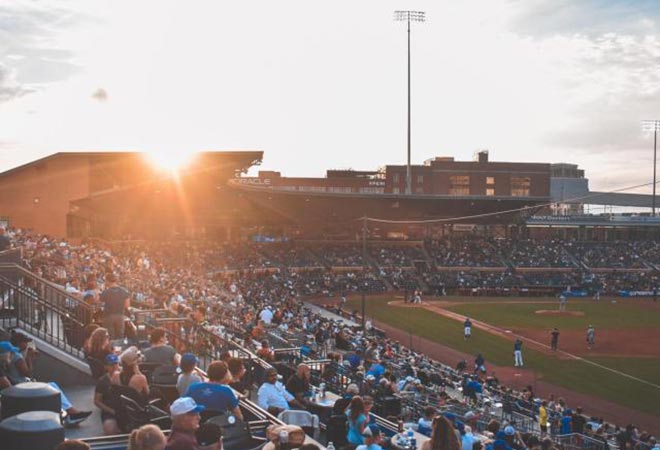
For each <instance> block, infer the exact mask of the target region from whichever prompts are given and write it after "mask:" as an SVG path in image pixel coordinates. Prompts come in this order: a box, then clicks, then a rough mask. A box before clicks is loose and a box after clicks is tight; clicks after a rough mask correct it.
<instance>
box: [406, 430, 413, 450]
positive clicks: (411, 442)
mask: <svg viewBox="0 0 660 450" xmlns="http://www.w3.org/2000/svg"><path fill="white" fill-rule="evenodd" d="M406 435H407V437H408V446H409V447H410V448H413V449H414V448H415V445H414V444H413V443H414V442H415V432H414V431H413V430H412V428H410V427H408V432H407V433H406Z"/></svg>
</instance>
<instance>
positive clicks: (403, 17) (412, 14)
mask: <svg viewBox="0 0 660 450" xmlns="http://www.w3.org/2000/svg"><path fill="white" fill-rule="evenodd" d="M425 19H426V13H424V12H423V11H394V20H396V21H399V22H403V21H405V22H407V32H408V139H407V143H408V158H407V165H406V194H407V195H410V194H412V168H411V166H410V147H411V145H410V142H411V139H410V136H411V132H410V21H411V20H412V21H415V22H424V20H425Z"/></svg>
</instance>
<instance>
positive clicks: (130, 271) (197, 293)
mask: <svg viewBox="0 0 660 450" xmlns="http://www.w3.org/2000/svg"><path fill="white" fill-rule="evenodd" d="M10 237H11V240H12V244H13V245H14V246H20V247H22V248H23V250H24V255H23V256H24V258H25V261H26V263H27V264H28V265H29V266H30V268H31V269H32V270H33V271H35V272H37V273H38V274H40V275H41V276H43V277H45V278H47V279H49V280H51V281H53V282H55V283H58V284H60V285H61V286H62V287H64V288H65V289H66V290H67V292H68V293H69V294H70V295H71V296H72V297H77V298H78V299H79V300H83V301H85V302H88V303H89V304H90V305H94V306H102V305H103V304H105V306H106V307H107V304H108V302H109V301H108V296H107V292H108V290H109V289H111V288H112V287H113V284H114V283H117V284H119V285H121V286H124V287H125V288H126V289H127V291H128V292H129V293H130V299H129V302H128V303H130V305H131V306H132V307H148V308H153V307H156V308H164V309H167V310H169V311H170V312H171V314H172V315H173V316H174V317H180V318H182V319H185V320H186V321H187V322H186V325H185V327H184V326H182V327H181V330H175V331H176V333H174V336H178V338H176V341H175V342H172V344H173V347H169V344H168V343H167V338H166V334H167V333H166V332H165V331H159V330H154V331H153V332H152V333H151V339H150V348H149V349H147V350H145V351H144V354H145V355H146V357H147V361H149V360H151V362H160V363H162V364H163V365H167V366H171V367H175V366H176V365H177V364H179V365H180V366H181V369H182V372H183V373H182V374H181V377H184V378H183V379H181V378H180V377H178V378H179V379H178V381H179V382H180V383H179V385H177V389H178V394H179V395H182V398H183V399H188V398H190V399H191V401H193V402H196V403H194V404H195V405H196V404H200V405H205V406H207V407H208V405H209V404H215V407H214V408H212V409H220V410H222V409H227V410H230V411H232V412H233V413H234V414H236V415H239V414H240V410H236V408H237V405H238V403H237V402H238V397H236V395H235V394H234V393H231V395H230V392H231V390H229V389H228V388H226V386H229V385H232V386H234V385H236V386H237V387H239V386H240V381H241V375H240V374H241V372H242V371H241V367H240V364H239V363H238V362H236V360H235V358H232V356H231V354H228V355H217V356H218V358H217V361H214V362H213V363H211V364H210V365H209V366H208V367H207V370H208V372H207V374H206V376H207V377H208V378H203V375H201V374H198V373H197V372H196V371H195V370H196V369H195V367H196V365H197V363H198V359H197V356H195V354H193V353H197V354H198V355H199V354H202V353H203V354H207V353H209V352H210V353H213V352H214V348H216V347H217V346H215V345H214V343H215V342H213V341H209V340H208V339H209V337H208V336H213V335H218V336H223V337H224V338H227V337H228V336H230V337H231V338H232V339H233V340H234V341H235V342H237V343H240V344H241V345H243V346H245V347H246V348H248V349H250V350H252V351H255V352H257V353H259V354H262V355H263V356H266V354H267V353H269V350H268V347H269V344H268V342H265V343H264V341H265V340H266V338H267V336H268V334H269V333H268V331H272V330H277V331H278V333H279V335H281V336H288V337H299V338H300V344H301V345H302V346H303V347H305V348H307V351H308V352H309V354H310V355H312V356H327V357H329V358H331V359H332V360H333V361H335V362H336V364H334V365H330V366H329V367H332V370H331V371H329V370H328V371H325V372H324V373H323V374H321V376H323V377H324V378H323V379H324V380H326V381H327V382H328V383H333V380H334V383H335V384H336V385H339V384H340V383H337V378H338V377H339V378H341V377H345V376H351V377H353V378H354V379H355V380H356V381H358V382H359V383H358V393H359V394H360V395H359V396H357V397H352V398H351V400H350V403H349V405H348V409H347V411H348V415H349V419H351V418H352V420H354V421H356V427H357V428H358V429H359V431H360V432H359V433H353V434H354V436H353V437H354V438H355V440H356V441H359V440H360V437H359V436H362V433H363V432H364V430H365V429H366V428H364V427H361V424H360V420H359V417H360V414H363V415H364V416H365V418H366V417H367V416H368V410H366V409H365V405H367V404H368V403H369V402H368V401H364V400H365V399H367V400H368V399H369V398H373V399H376V400H382V399H384V398H385V397H388V396H391V395H393V394H402V395H403V396H404V397H405V396H411V397H412V398H413V399H415V401H421V400H428V399H429V398H431V396H433V397H432V398H433V399H434V401H435V400H437V403H435V406H438V407H439V406H443V405H449V404H453V403H455V402H457V401H458V400H457V399H456V398H452V397H451V396H450V395H449V394H447V391H446V389H445V388H447V387H451V386H456V385H457V384H458V385H460V386H461V387H462V390H463V394H462V395H463V396H464V397H465V398H464V399H462V401H465V400H468V401H472V402H477V401H480V400H481V399H483V397H484V396H486V395H488V396H491V397H493V398H497V399H500V400H502V401H503V402H504V403H505V404H507V405H516V406H515V408H519V409H520V410H531V411H534V412H535V413H536V412H537V411H538V410H539V409H540V400H538V399H536V397H535V396H534V395H533V393H530V392H520V393H517V392H512V391H510V390H507V389H506V388H505V387H503V386H500V385H499V383H498V382H497V380H496V377H494V375H493V374H482V373H479V372H476V373H469V372H471V370H470V369H469V368H468V367H463V370H453V369H449V368H447V367H446V366H443V365H442V364H440V363H438V362H436V361H432V360H430V359H429V358H428V357H426V356H425V355H422V354H418V353H415V352H413V351H412V350H410V349H407V348H405V347H404V346H402V345H400V344H399V343H397V342H395V341H392V340H390V339H388V338H387V337H386V336H384V335H379V334H372V335H370V336H365V335H364V334H363V333H362V331H361V330H358V329H351V328H350V327H346V326H342V325H341V324H340V323H338V322H336V321H332V320H329V319H325V318H324V317H322V316H320V315H316V314H313V313H312V312H311V311H309V310H307V309H305V308H304V307H303V305H302V303H301V302H300V298H301V297H302V296H306V295H319V294H322V295H330V296H337V295H341V296H345V295H346V292H347V291H348V292H356V291H360V290H361V289H367V290H369V291H371V292H378V291H383V290H385V284H384V283H383V281H382V279H383V278H384V279H387V280H390V282H392V281H393V282H392V285H393V286H395V287H396V288H399V289H406V290H407V289H411V288H412V287H413V286H416V284H415V283H416V281H417V280H416V278H417V277H416V272H414V271H409V270H406V271H404V270H400V269H394V270H387V269H380V270H376V269H365V270H355V271H348V272H341V271H340V272H334V271H331V270H329V269H327V268H326V269H316V270H309V271H290V270H286V269H274V270H272V271H270V270H267V271H257V270H249V269H265V268H270V267H265V266H261V267H253V266H252V265H253V263H255V262H259V264H263V261H264V259H263V254H264V253H267V252H263V251H257V252H258V253H259V254H260V255H262V256H261V257H256V256H251V255H250V252H254V251H255V249H254V248H253V247H252V246H251V245H245V246H244V248H242V249H241V250H239V251H238V253H237V254H239V255H240V256H238V257H235V256H231V257H228V256H225V257H224V258H225V259H224V260H226V261H229V260H232V261H242V262H244V263H246V264H248V267H240V269H241V270H239V271H232V272H231V273H222V270H215V269H216V268H215V267H209V264H211V263H210V261H214V258H219V257H216V256H214V255H213V251H212V250H210V249H215V247H213V245H212V244H204V245H201V244H189V243H181V244H179V243H175V244H172V243H160V244H146V243H141V244H138V245H129V244H125V245H116V246H113V247H109V246H108V245H105V244H103V243H98V242H86V243H83V244H80V245H71V244H69V243H67V242H66V241H61V240H54V239H49V238H47V237H45V236H39V235H35V234H30V233H28V232H24V231H18V230H16V231H14V232H12V233H11V235H10ZM526 245H527V244H526ZM233 247H240V246H238V245H233ZM224 248H225V249H227V248H229V247H224ZM341 248H342V249H346V248H350V247H343V246H342V247H341ZM461 248H463V249H464V248H467V247H466V246H465V245H463V246H461ZM616 248H618V247H616ZM216 250H217V249H216ZM617 251H618V250H617ZM621 251H622V250H621ZM277 254H278V253H277V252H274V253H273V255H277ZM405 254H408V253H405ZM405 254H404V256H403V258H405ZM324 255H325V253H324ZM345 255H348V256H346V258H347V259H349V260H352V256H350V254H349V253H345ZM326 257H327V256H326ZM260 258H261V259H260ZM339 258H340V259H341V261H338V262H339V263H340V264H339V265H342V266H346V265H347V264H344V256H341V257H339ZM615 258H616V257H615ZM273 259H275V256H273ZM476 259H478V260H480V261H485V259H484V258H483V257H482V256H477V258H476ZM215 260H217V261H219V260H222V259H215ZM550 260H553V261H554V259H552V258H550ZM348 266H349V267H350V264H348ZM225 267H227V266H225ZM475 267H478V266H475ZM560 273H561V274H562V276H564V274H565V272H560ZM534 274H535V276H537V275H538V273H537V272H534ZM622 275H623V276H622ZM552 276H556V274H553V275H552ZM614 276H617V277H618V278H613V277H614ZM643 277H646V275H645V274H644V273H640V272H630V273H628V272H607V273H602V274H601V273H598V274H582V275H581V280H579V283H591V284H594V285H597V286H602V287H606V286H608V283H610V282H612V280H613V279H615V280H616V281H614V284H616V283H625V285H626V286H628V285H630V286H632V285H635V284H637V283H641V282H645V284H644V286H650V285H652V284H653V281H654V280H655V278H654V277H650V278H648V279H646V278H643ZM533 279H535V278H533V277H530V275H524V274H521V273H518V272H516V271H513V270H511V269H506V270H503V271H479V270H473V271H462V270H461V271H452V272H429V273H428V274H425V277H424V280H425V282H426V283H427V284H429V285H430V286H432V287H433V288H434V289H436V291H437V292H438V293H440V292H443V291H444V290H445V289H446V288H451V287H461V288H473V289H484V288H487V287H492V286H520V285H521V284H522V283H529V282H530V280H533ZM572 280H575V281H578V280H576V279H572ZM572 280H571V279H567V278H560V279H557V280H556V281H552V282H553V283H554V282H556V283H562V282H564V281H572ZM108 318H109V316H108V314H107V311H106V313H104V316H103V317H102V323H101V324H102V325H109V324H111V323H112V321H107V320H106V319H108ZM117 333H126V331H125V330H117V329H114V330H110V329H107V328H105V327H102V328H96V329H94V330H92V331H90V333H89V338H88V340H87V345H86V347H85V349H86V352H87V354H88V355H89V356H90V357H93V358H95V359H97V360H99V361H101V362H102V364H103V366H104V368H105V370H104V373H103V374H100V375H101V376H100V379H99V386H98V387H97V391H96V395H95V404H96V405H97V406H98V407H99V409H101V410H102V411H103V412H104V413H105V414H104V415H103V421H104V429H106V431H107V432H108V433H111V432H116V431H117V428H121V426H122V424H121V423H119V421H118V420H117V419H118V416H117V414H116V409H115V408H116V406H117V405H116V404H115V403H113V400H112V394H111V393H109V391H111V390H112V389H111V388H112V387H113V386H122V387H127V388H130V389H132V390H133V391H135V392H136V394H137V396H139V397H148V396H149V395H150V394H151V392H152V390H151V389H150V386H149V381H148V380H149V379H148V377H147V376H146V375H145V374H143V373H142V372H141V370H140V367H139V364H138V362H139V361H140V359H141V357H142V356H141V353H140V351H139V350H138V349H137V348H136V347H128V348H125V349H123V352H122V353H121V354H119V355H116V354H115V353H116V352H114V350H113V348H112V346H111V345H110V339H111V338H112V337H117V336H116V335H115V336H113V334H117ZM205 336H206V337H205ZM211 339H212V337H211ZM363 349H364V350H363ZM269 354H270V353H269ZM179 355H182V356H179ZM214 356H215V354H214ZM273 359H275V356H274V355H273ZM232 368H233V370H232ZM299 369H300V370H298V371H297V372H296V376H297V377H298V378H299V380H296V379H289V380H288V381H292V380H293V382H292V383H286V384H284V383H279V380H278V379H277V372H275V373H274V374H273V373H269V372H267V373H266V375H267V378H266V381H265V382H264V384H263V385H262V386H261V387H260V389H259V391H260V392H261V394H258V398H259V400H258V401H259V403H260V404H263V405H262V406H264V407H265V408H266V409H272V410H273V411H274V412H277V411H278V410H285V409H287V408H291V407H300V406H305V405H304V403H305V399H304V398H300V397H299V396H297V395H296V394H299V393H301V392H302V391H297V392H289V391H288V390H287V389H286V388H288V389H290V390H294V391H296V390H297V389H298V388H299V387H300V386H301V385H302V386H303V391H304V392H307V390H308V388H309V385H308V383H309V379H308V373H307V371H306V369H305V368H304V367H299ZM466 371H467V372H468V373H464V372H466ZM466 375H467V376H466ZM273 376H274V378H273ZM278 383H279V384H281V385H284V388H283V387H281V386H280V385H278ZM306 383H307V384H306ZM266 384H270V385H272V386H266ZM264 386H265V387H264ZM477 386H478V387H477ZM237 390H238V392H242V391H243V389H241V388H239V389H237ZM209 393H210V394H209ZM287 393H288V395H287ZM207 394H208V395H207ZM209 396H216V397H217V398H216V397H213V399H210V398H207V397H209ZM355 398H359V399H360V401H357V400H355ZM185 401H186V402H188V403H186V405H187V406H186V408H187V407H192V405H193V403H190V402H189V401H188V400H185ZM360 402H361V403H362V405H360ZM175 403H176V402H175ZM376 403H378V402H376ZM475 404H476V403H475ZM173 405H174V403H173ZM482 406H483V405H482ZM511 407H512V408H513V407H514V406H511ZM547 407H548V408H549V409H550V410H551V412H552V414H549V415H550V416H551V417H552V420H555V422H553V425H552V427H555V428H561V426H562V423H563V422H567V421H564V420H563V419H562V418H563V417H566V416H567V414H568V413H567V412H566V411H568V410H569V408H568V407H567V406H566V405H565V404H562V402H559V401H557V402H554V400H552V399H548V400H547ZM273 408H275V409H273ZM353 408H355V410H353ZM544 408H545V406H544ZM193 409H194V408H193ZM358 410H360V411H358ZM356 411H358V412H359V413H358V412H356ZM364 411H367V413H366V414H365V413H364ZM381 412H382V411H381ZM569 415H570V416H571V418H573V417H574V415H573V413H572V412H571V413H570V414H569ZM466 416H467V415H466ZM416 418H417V417H416ZM454 419H456V418H454ZM464 419H465V417H464ZM571 420H573V419H571ZM577 421H578V422H579V419H578V420H577ZM449 422H450V424H451V426H452V427H456V429H457V430H459V432H460V433H461V435H464V434H465V428H464V429H463V431H461V430H460V427H459V426H458V423H457V421H456V420H452V419H451V418H449ZM591 422H593V424H592V425H591V431H593V433H594V435H597V434H598V433H601V434H603V433H610V434H612V435H613V436H614V435H616V436H617V437H618V436H619V435H622V436H624V435H625V433H626V432H627V433H628V434H629V435H630V439H636V440H638V441H639V440H641V439H642V433H637V432H636V431H635V430H634V429H633V428H631V429H630V430H627V431H626V432H623V431H621V432H620V433H617V432H616V430H615V429H614V428H613V427H610V426H607V425H605V424H603V423H602V420H600V421H599V420H597V419H594V420H592V421H591ZM445 425H446V424H445ZM581 429H582V431H584V432H586V431H588V428H586V427H583V428H581ZM498 431H500V430H499V429H498V430H495V431H493V432H492V436H491V438H492V439H493V440H494V442H496V441H497V439H499V438H498V434H497V432H498ZM503 431H504V432H505V434H507V433H506V430H503ZM433 432H434V426H433V425H432V426H431V434H433ZM358 435H359V436H358ZM624 438H625V436H624V437H622V438H621V439H624ZM360 443H361V442H360Z"/></svg>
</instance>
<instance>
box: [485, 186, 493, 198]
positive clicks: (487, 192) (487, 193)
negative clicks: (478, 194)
mask: <svg viewBox="0 0 660 450" xmlns="http://www.w3.org/2000/svg"><path fill="white" fill-rule="evenodd" d="M486 195H488V196H491V195H495V189H494V188H491V187H489V188H486Z"/></svg>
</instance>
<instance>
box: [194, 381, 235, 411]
mask: <svg viewBox="0 0 660 450" xmlns="http://www.w3.org/2000/svg"><path fill="white" fill-rule="evenodd" d="M186 397H192V399H193V400H195V402H197V404H199V405H204V406H206V409H209V410H211V411H218V412H225V411H227V410H228V409H233V408H236V407H237V406H238V397H236V395H234V391H232V390H231V388H229V386H225V385H224V384H217V383H194V384H191V385H190V386H188V391H187V392H186Z"/></svg>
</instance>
